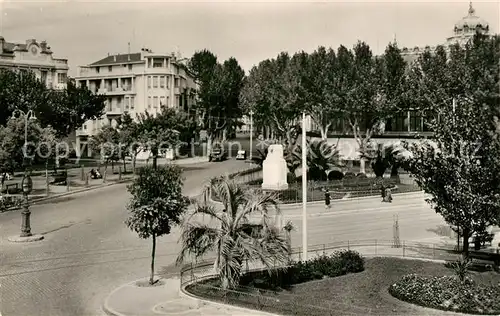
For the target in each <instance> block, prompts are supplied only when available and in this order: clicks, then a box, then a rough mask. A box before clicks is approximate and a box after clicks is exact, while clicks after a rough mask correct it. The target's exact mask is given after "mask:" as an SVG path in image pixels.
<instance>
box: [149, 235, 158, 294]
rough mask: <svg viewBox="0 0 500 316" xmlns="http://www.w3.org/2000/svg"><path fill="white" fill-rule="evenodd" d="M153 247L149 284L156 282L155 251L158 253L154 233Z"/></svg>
mask: <svg viewBox="0 0 500 316" xmlns="http://www.w3.org/2000/svg"><path fill="white" fill-rule="evenodd" d="M152 238H153V248H152V250H151V275H150V276H149V284H151V285H153V284H154V283H155V279H154V278H155V253H156V236H155V234H153V237H152Z"/></svg>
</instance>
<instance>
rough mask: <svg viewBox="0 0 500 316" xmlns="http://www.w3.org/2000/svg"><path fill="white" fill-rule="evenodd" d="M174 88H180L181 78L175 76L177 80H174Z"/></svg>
mask: <svg viewBox="0 0 500 316" xmlns="http://www.w3.org/2000/svg"><path fill="white" fill-rule="evenodd" d="M174 88H179V78H175V80H174Z"/></svg>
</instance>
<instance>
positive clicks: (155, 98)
mask: <svg viewBox="0 0 500 316" xmlns="http://www.w3.org/2000/svg"><path fill="white" fill-rule="evenodd" d="M153 101H154V102H153V106H154V108H155V109H158V97H154V98H153Z"/></svg>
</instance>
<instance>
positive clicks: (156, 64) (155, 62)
mask: <svg viewBox="0 0 500 316" xmlns="http://www.w3.org/2000/svg"><path fill="white" fill-rule="evenodd" d="M162 67H163V59H156V58H155V59H153V68H162Z"/></svg>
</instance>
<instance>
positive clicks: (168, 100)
mask: <svg viewBox="0 0 500 316" xmlns="http://www.w3.org/2000/svg"><path fill="white" fill-rule="evenodd" d="M165 106H166V107H169V106H170V97H167V101H166V102H165Z"/></svg>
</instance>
